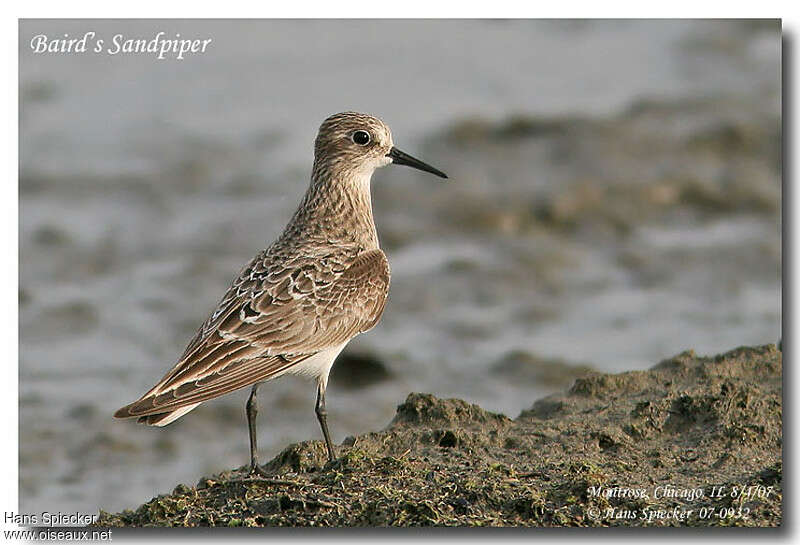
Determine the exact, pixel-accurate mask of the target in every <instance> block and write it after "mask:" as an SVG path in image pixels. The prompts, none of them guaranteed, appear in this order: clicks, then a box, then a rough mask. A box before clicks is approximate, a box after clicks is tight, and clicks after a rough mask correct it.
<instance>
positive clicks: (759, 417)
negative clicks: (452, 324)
mask: <svg viewBox="0 0 800 545" xmlns="http://www.w3.org/2000/svg"><path fill="white" fill-rule="evenodd" d="M781 371H782V353H781V351H780V350H779V349H778V348H777V347H776V346H774V345H765V346H760V347H742V348H737V349H735V350H731V351H730V352H727V353H725V354H721V355H718V356H716V357H710V358H707V357H697V356H696V355H695V354H694V353H693V352H684V353H682V354H679V355H677V356H675V357H674V358H671V359H669V360H665V361H663V362H661V363H659V364H658V365H656V366H654V367H653V368H652V369H650V370H648V371H634V372H628V373H622V374H600V373H588V374H587V375H586V376H585V377H584V378H580V379H578V380H576V381H575V383H574V385H573V386H572V387H571V388H570V389H569V391H568V392H566V393H564V394H563V395H553V396H549V397H546V398H544V399H541V400H539V401H536V402H535V403H533V405H532V406H531V407H530V409H528V410H525V411H523V412H522V413H521V414H520V415H519V416H518V417H517V418H516V419H513V420H512V419H511V418H508V417H507V416H504V415H502V414H495V413H491V412H488V411H486V410H484V409H482V408H480V407H478V406H477V405H471V404H469V403H467V402H465V401H462V400H459V399H446V400H445V399H438V398H436V397H434V396H432V395H430V394H419V393H413V394H410V395H409V396H408V398H407V399H406V400H405V402H403V403H402V404H401V405H400V406H399V407H398V408H397V414H396V415H395V417H394V419H393V420H392V421H391V423H390V424H389V425H388V426H387V427H386V428H385V429H384V430H381V431H378V432H372V433H368V434H365V435H361V436H358V437H350V438H348V439H346V440H345V441H344V444H343V445H339V446H338V448H337V455H338V458H337V460H335V461H334V462H332V463H327V462H326V456H325V450H324V447H323V444H322V443H321V442H320V441H306V442H302V443H298V444H293V445H290V446H288V447H287V448H286V449H285V450H284V451H283V452H282V453H281V454H280V455H279V456H277V457H276V458H275V459H273V460H272V461H270V462H269V463H268V464H267V465H266V466H265V467H266V468H267V470H268V471H269V473H270V476H271V477H270V478H269V479H248V478H247V477H246V475H245V473H244V470H245V468H244V467H243V468H239V469H236V470H232V471H226V472H223V473H221V474H219V475H214V476H211V477H203V478H202V479H200V481H199V482H198V483H197V485H196V486H184V485H180V486H178V487H177V488H175V490H173V491H172V492H171V493H169V494H162V495H159V496H157V497H155V498H153V499H152V500H150V501H148V502H147V503H145V504H143V505H141V506H139V507H138V508H136V509H135V510H125V511H123V512H121V513H115V514H112V513H107V512H104V511H101V512H100V518H99V520H98V522H97V524H98V525H101V526H779V525H781V523H782V494H783V488H782V480H783V468H782V444H783V440H782V388H781V378H782V372H781ZM146 470H147V468H142V469H141V471H146Z"/></svg>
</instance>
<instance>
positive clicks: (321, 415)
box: [315, 381, 336, 462]
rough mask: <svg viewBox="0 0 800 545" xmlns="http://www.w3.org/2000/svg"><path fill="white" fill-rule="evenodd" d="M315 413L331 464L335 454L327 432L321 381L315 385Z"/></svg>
mask: <svg viewBox="0 0 800 545" xmlns="http://www.w3.org/2000/svg"><path fill="white" fill-rule="evenodd" d="M315 411H316V413H317V420H319V426H320V427H321V428H322V435H323V436H324V437H325V444H326V445H327V447H328V461H330V462H332V461H334V460H335V459H336V454H335V453H334V451H333V443H332V442H331V434H330V433H329V432H328V411H327V410H325V385H324V384H323V382H322V381H320V382H319V384H318V385H317V406H316V408H315Z"/></svg>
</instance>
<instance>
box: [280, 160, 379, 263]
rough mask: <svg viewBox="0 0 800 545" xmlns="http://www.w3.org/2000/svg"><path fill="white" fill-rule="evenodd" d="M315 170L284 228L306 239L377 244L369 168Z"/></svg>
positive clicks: (347, 243)
mask: <svg viewBox="0 0 800 545" xmlns="http://www.w3.org/2000/svg"><path fill="white" fill-rule="evenodd" d="M324 174H325V173H324V172H323V173H320V172H317V171H316V170H315V172H314V173H313V175H312V180H311V185H310V186H309V188H308V191H306V194H305V196H304V197H303V200H302V202H301V203H300V207H299V208H298V210H297V212H296V213H295V215H294V217H292V220H291V221H290V222H289V225H288V226H287V228H286V231H287V232H288V231H290V230H291V231H292V232H293V233H294V234H293V236H299V238H300V239H302V240H305V241H306V243H308V242H311V243H314V242H319V243H321V244H324V245H331V244H334V245H337V244H338V245H346V246H352V245H357V246H361V247H363V249H364V250H372V249H375V248H378V234H377V231H376V230H375V220H374V219H373V216H372V198H371V196H370V179H371V177H372V172H368V173H358V172H356V173H345V174H342V175H339V176H324Z"/></svg>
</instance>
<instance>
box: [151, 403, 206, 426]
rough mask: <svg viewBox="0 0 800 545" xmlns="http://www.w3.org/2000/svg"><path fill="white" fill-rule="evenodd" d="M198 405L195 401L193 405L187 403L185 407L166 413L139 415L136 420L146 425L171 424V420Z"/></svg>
mask: <svg viewBox="0 0 800 545" xmlns="http://www.w3.org/2000/svg"><path fill="white" fill-rule="evenodd" d="M198 405H200V404H199V403H195V404H194V405H187V406H185V407H181V408H180V409H175V410H174V411H170V412H167V413H158V414H149V415H147V416H140V417H139V419H138V420H137V422H139V423H140V424H147V425H148V426H159V427H162V426H166V425H167V424H171V423H172V422H174V421H176V420H177V419H179V418H180V417H181V416H183V415H185V414H186V413H188V412H189V411H191V410H192V409H194V408H195V407H197V406H198Z"/></svg>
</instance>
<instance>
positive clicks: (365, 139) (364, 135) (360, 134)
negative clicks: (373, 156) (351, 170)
mask: <svg viewBox="0 0 800 545" xmlns="http://www.w3.org/2000/svg"><path fill="white" fill-rule="evenodd" d="M369 140H370V138H369V133H368V132H367V131H356V132H354V133H353V142H355V143H356V144H358V145H359V146H366V145H367V144H369Z"/></svg>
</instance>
